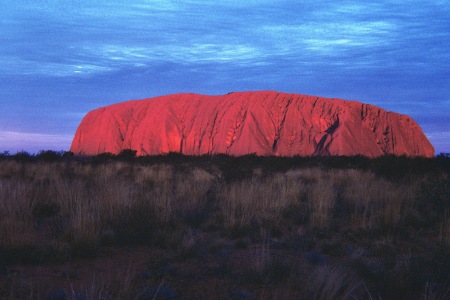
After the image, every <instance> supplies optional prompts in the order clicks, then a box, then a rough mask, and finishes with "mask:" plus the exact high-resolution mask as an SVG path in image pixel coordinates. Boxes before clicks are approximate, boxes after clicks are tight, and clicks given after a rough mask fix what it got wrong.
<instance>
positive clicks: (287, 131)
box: [71, 91, 434, 157]
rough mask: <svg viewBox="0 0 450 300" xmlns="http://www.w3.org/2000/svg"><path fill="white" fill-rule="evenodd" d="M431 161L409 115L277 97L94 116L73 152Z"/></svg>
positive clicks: (155, 105)
mask: <svg viewBox="0 0 450 300" xmlns="http://www.w3.org/2000/svg"><path fill="white" fill-rule="evenodd" d="M124 149H133V150H136V151H137V155H155V154H164V153H169V152H180V153H183V154H187V155H202V154H216V153H226V154H229V155H236V156H237V155H245V154H251V153H256V154H257V155H276V156H294V155H301V156H310V155H349V156H350V155H364V156H368V157H376V156H380V155H385V154H394V155H406V156H426V157H430V156H433V154H434V149H433V146H432V145H431V144H430V142H429V141H428V139H427V138H426V137H425V135H424V134H423V132H422V130H421V129H420V127H419V126H418V125H417V123H416V122H414V121H413V120H412V119H411V118H410V117H408V116H406V115H401V114H398V113H394V112H387V111H386V110H384V109H381V108H378V107H376V106H372V105H368V104H363V103H360V102H356V101H348V100H339V99H330V98H323V97H315V96H305V95H299V94H287V93H278V92H274V91H259V92H235V93H229V94H226V95H223V96H206V95H198V94H175V95H168V96H161V97H155V98H150V99H143V100H134V101H128V102H123V103H118V104H114V105H110V106H106V107H102V108H99V109H96V110H93V111H91V112H89V113H88V114H87V115H86V116H85V117H84V119H83V120H82V122H81V124H80V125H79V127H78V129H77V131H76V134H75V137H74V139H73V142H72V147H71V151H72V152H74V153H75V154H78V155H96V154H99V153H104V152H110V153H114V154H117V153H119V152H121V151H122V150H124Z"/></svg>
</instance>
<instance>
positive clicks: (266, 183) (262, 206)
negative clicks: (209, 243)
mask: <svg viewBox="0 0 450 300" xmlns="http://www.w3.org/2000/svg"><path fill="white" fill-rule="evenodd" d="M302 192H303V184H302V182H301V181H298V180H296V178H292V177H290V176H286V174H275V175H274V176H273V177H259V176H255V177H253V178H251V179H246V180H243V181H240V182H232V183H229V184H225V183H223V184H222V185H220V187H219V192H218V194H219V195H218V198H219V199H218V201H219V206H220V215H221V217H222V218H223V222H224V224H225V226H226V227H228V228H233V227H241V228H245V227H248V226H250V225H251V224H252V223H254V224H258V225H263V224H267V223H274V224H276V223H279V222H280V221H281V218H282V213H283V211H284V210H285V209H286V208H287V207H288V206H290V205H292V204H294V203H297V202H298V201H299V199H300V195H301V193H302Z"/></svg>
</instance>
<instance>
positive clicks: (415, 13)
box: [0, 0, 450, 131]
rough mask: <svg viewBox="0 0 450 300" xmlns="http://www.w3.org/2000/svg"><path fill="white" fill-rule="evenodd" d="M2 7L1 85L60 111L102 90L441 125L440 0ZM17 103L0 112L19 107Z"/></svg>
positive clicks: (445, 78) (444, 56) (146, 0)
mask: <svg viewBox="0 0 450 300" xmlns="http://www.w3.org/2000/svg"><path fill="white" fill-rule="evenodd" d="M4 3H5V4H4V5H3V6H2V7H0V13H2V15H3V18H2V21H1V22H0V78H1V79H2V80H4V81H7V82H12V83H14V82H17V85H19V86H20V84H23V83H22V82H37V81H39V82H40V84H41V85H40V86H36V91H35V93H36V94H39V93H41V95H40V98H46V97H54V98H55V99H56V100H52V101H54V102H57V101H69V100H64V99H68V98H67V96H66V95H65V94H64V93H63V92H67V93H71V94H76V95H79V97H80V99H86V101H88V100H87V99H89V101H91V102H92V105H91V106H92V107H95V106H100V105H106V104H109V102H107V101H105V100H101V101H100V100H98V102H95V101H97V100H95V98H100V97H99V94H101V91H104V92H103V94H104V95H108V96H109V95H113V96H114V98H111V101H116V100H117V99H118V98H115V97H116V95H124V96H123V97H125V98H124V99H123V100H126V99H127V97H128V96H127V95H130V96H129V97H130V98H131V97H134V98H136V97H148V96H152V95H157V94H159V93H161V91H162V92H163V93H169V92H179V91H193V92H205V93H211V94H217V93H223V92H228V91H230V90H238V89H240V90H245V89H278V90H283V91H289V92H299V93H310V94H319V95H323V96H330V97H340V98H348V99H355V100H361V101H363V102H371V103H377V104H379V105H380V106H382V107H386V108H389V109H391V110H397V111H399V112H402V111H404V110H412V111H414V113H413V115H412V117H414V118H415V117H419V118H420V117H421V116H420V113H422V111H421V110H420V109H418V108H417V107H422V104H423V103H426V102H427V101H428V100H427V99H429V98H430V97H431V98H433V99H436V101H438V100H439V101H438V102H437V103H438V105H439V109H440V110H441V111H442V112H443V113H445V114H447V115H449V114H450V112H449V110H450V108H448V107H444V106H442V105H441V103H443V102H444V101H448V100H449V98H448V97H449V96H448V95H447V93H443V92H442V90H443V88H442V87H444V86H450V80H449V78H450V72H449V71H448V65H449V64H450V52H449V51H448V49H449V48H450V32H449V31H448V24H450V5H449V2H448V1H437V0H436V1H427V2H421V3H420V5H419V4H417V3H416V4H411V3H406V2H401V1H397V0H390V1H383V2H380V1H365V2H361V1H353V0H350V1H345V2H342V1H333V0H331V1H312V0H306V1H301V2H298V1H294V0H282V1H270V0H259V1H232V0H228V1H225V0H221V1H214V2H209V3H206V2H205V1H200V0H189V1H186V0H184V1H174V0H167V1H157V0H130V1H127V2H124V1H119V0H110V1H102V0H98V1H80V0H74V1H63V2H61V1H57V0H45V1H33V0H23V1H12V0H5V2H4ZM16 78H19V79H16ZM14 80H16V81H14ZM55 85H58V87H57V90H58V93H56V92H55V89H56V88H55ZM2 87H3V86H2ZM26 88H27V89H29V88H28V87H26ZM419 88H420V89H419ZM39 89H40V90H39ZM18 90H19V91H20V88H18ZM60 91H63V92H60ZM106 93H108V94H106ZM31 94H32V93H31ZM49 95H50V96H49ZM8 96H9V94H8ZM16 97H17V98H16V99H13V98H11V100H8V101H11V103H13V102H12V101H16V102H17V103H24V102H25V101H26V99H25V95H17V96H16ZM117 97H118V96H117ZM59 99H61V100H59ZM70 99H72V98H70ZM70 101H72V100H70ZM11 105H12V104H11ZM68 106H71V107H73V103H72V104H71V105H68ZM83 107H87V106H83ZM415 107H416V108H415ZM15 111H17V109H16V110H15ZM62 113H67V112H62ZM24 118H25V117H24ZM54 119H56V118H54ZM52 122H56V121H55V120H53V121H52ZM25 123H27V120H24V124H25ZM28 126H29V127H30V128H32V125H28ZM49 126H50V125H49ZM449 126H450V125H449ZM50 127H51V126H50ZM424 129H425V131H426V130H428V129H427V128H424ZM430 130H431V129H430ZM443 130H444V129H443ZM448 130H450V128H446V129H445V131H448ZM29 131H32V130H29Z"/></svg>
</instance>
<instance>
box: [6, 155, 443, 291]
mask: <svg viewBox="0 0 450 300" xmlns="http://www.w3.org/2000/svg"><path fill="white" fill-rule="evenodd" d="M449 175H450V159H449V158H448V157H445V156H441V157H437V158H432V159H424V158H415V159H413V158H406V157H391V156H388V157H382V158H378V159H367V158H363V157H334V158H332V157H322V158H320V157H318V158H317V157H316V158H305V157H303V158H302V157H294V158H276V157H266V158H263V157H256V156H252V155H250V156H245V157H237V158H233V157H228V156H221V155H219V156H202V157H186V156H181V155H177V154H169V155H166V156H155V157H140V158H136V157H134V153H133V151H124V152H123V153H121V154H120V155H118V156H114V155H109V154H104V155H100V156H97V157H75V156H73V155H71V154H70V153H54V152H41V153H40V154H39V155H36V156H32V155H29V154H27V153H19V154H16V155H9V154H7V153H5V154H3V155H0V299H448V297H449V296H450V294H449V287H450V285H449V276H450V252H449V246H450V219H449V207H450V178H449ZM87 266H92V268H89V267H87Z"/></svg>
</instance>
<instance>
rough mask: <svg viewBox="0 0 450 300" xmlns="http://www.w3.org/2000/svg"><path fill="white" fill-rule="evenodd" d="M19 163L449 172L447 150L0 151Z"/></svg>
mask: <svg viewBox="0 0 450 300" xmlns="http://www.w3.org/2000/svg"><path fill="white" fill-rule="evenodd" d="M5 159H6V160H8V159H10V160H15V161H22V162H58V161H61V162H77V163H95V164H101V163H107V162H111V161H126V162H133V163H138V164H143V165H147V164H160V163H163V164H168V165H172V166H174V167H177V168H179V169H183V168H188V167H189V166H190V165H191V164H195V165H197V166H199V167H207V166H211V165H214V166H217V167H219V168H220V169H221V171H222V172H224V176H225V178H226V179H227V180H228V179H229V180H233V179H236V180H239V179H243V178H247V177H250V176H251V175H252V174H253V170H254V169H256V168H258V169H261V171H264V172H268V173H270V172H284V171H287V170H291V169H294V168H305V167H308V168H311V167H320V168H325V169H360V170H370V171H372V172H374V173H375V174H377V175H380V176H383V177H385V178H388V179H403V178H405V177H408V176H411V175H413V174H424V173H435V172H444V173H449V172H450V153H440V154H439V155H437V156H436V157H433V158H425V157H407V156H395V155H386V156H380V157H376V158H369V157H365V156H293V157H277V156H257V155H255V154H249V155H243V156H237V157H235V156H230V155H226V154H214V155H201V156H191V155H184V154H180V153H176V152H171V153H168V154H162V155H149V156H136V151H135V150H131V149H125V150H123V151H122V152H121V153H119V154H112V153H102V154H99V155H96V156H77V155H74V153H72V152H67V151H52V150H45V151H44V150H43V151H40V152H39V153H37V154H30V153H28V152H24V151H22V152H18V153H16V154H10V153H9V152H4V153H0V160H5Z"/></svg>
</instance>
